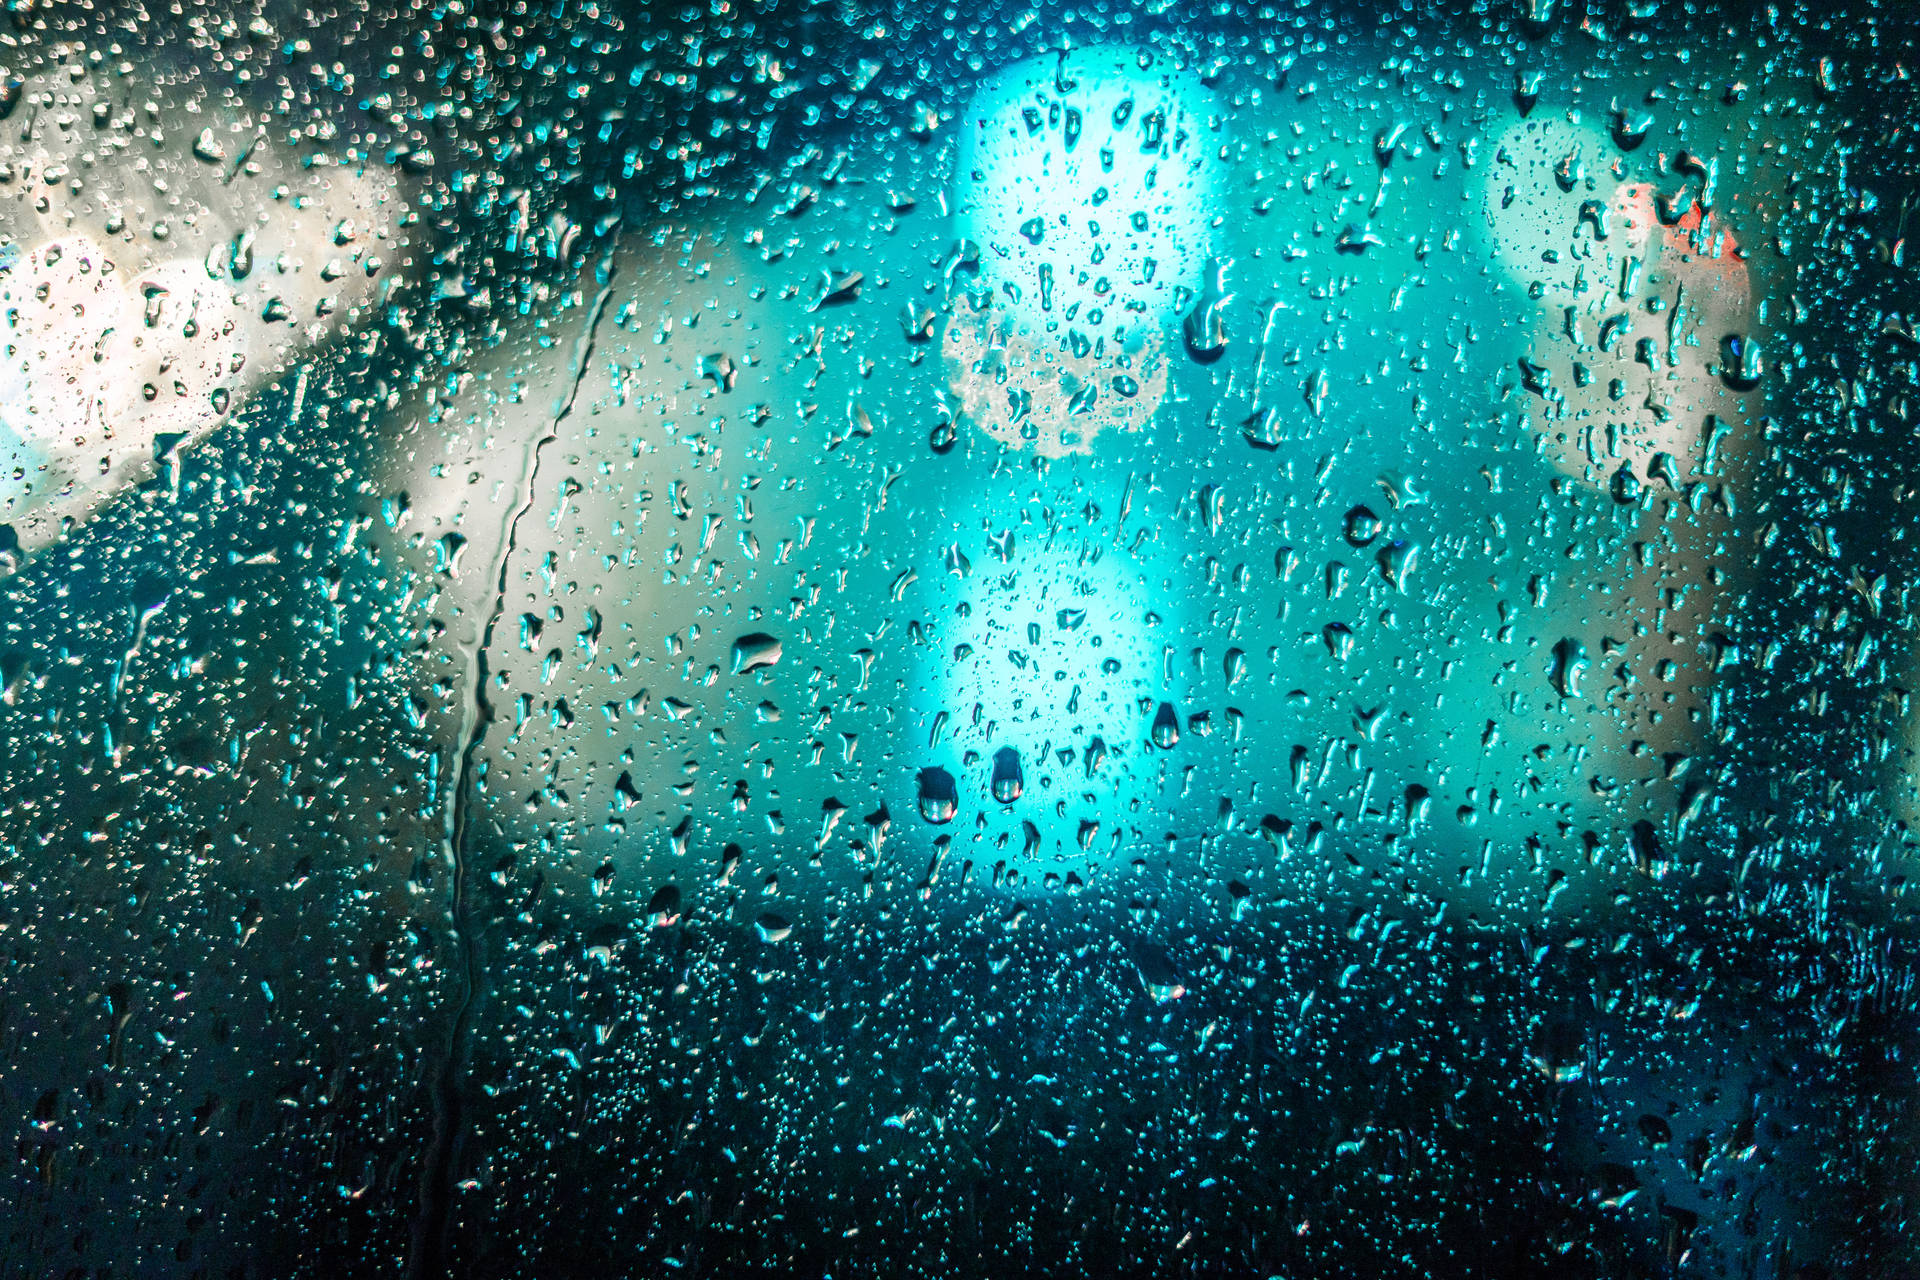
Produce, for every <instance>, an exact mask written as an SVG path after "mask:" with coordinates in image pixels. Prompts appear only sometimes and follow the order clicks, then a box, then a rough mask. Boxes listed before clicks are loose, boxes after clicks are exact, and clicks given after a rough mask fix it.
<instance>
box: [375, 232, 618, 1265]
mask: <svg viewBox="0 0 1920 1280" xmlns="http://www.w3.org/2000/svg"><path fill="white" fill-rule="evenodd" d="M595 274H596V276H597V277H598V278H599V281H600V291H599V292H598V293H597V294H595V295H594V298H593V302H592V304H591V306H590V308H589V310H588V312H587V318H586V322H585V323H584V324H583V325H582V326H581V329H580V334H579V336H578V337H577V338H575V339H574V344H573V356H572V360H571V363H570V365H569V367H568V376H567V383H566V388H565V394H564V395H563V396H561V397H560V398H559V399H557V400H556V401H555V403H554V407H553V416H552V417H551V418H550V419H549V420H548V422H547V429H546V430H545V431H544V432H542V433H541V435H540V438H539V439H537V440H535V441H534V442H533V443H532V445H531V446H530V447H529V448H528V449H527V450H526V453H525V455H524V457H523V461H522V464H521V477H520V486H519V490H518V492H519V499H520V500H519V502H518V503H517V504H516V505H515V506H514V508H513V510H512V511H511V512H510V513H509V514H508V516H507V518H506V521H505V523H504V528H503V530H502V532H501V536H500V539H499V543H498V546H499V550H498V551H497V552H496V554H495V556H494V562H493V565H492V581H493V603H492V606H491V607H490V608H489V609H488V611H487V619H486V624H485V626H483V627H482V629H481V631H480V635H479V638H478V640H477V641H476V643H475V646H474V651H473V655H472V660H471V670H472V672H473V683H472V686H471V689H472V696H471V697H469V698H468V699H467V702H466V705H465V707H464V708H463V709H462V712H461V723H460V737H459V741H460V744H461V746H460V767H459V770H458V771H457V774H456V776H455V778H454V782H453V788H452V793H451V795H450V797H449V800H448V804H447V811H446V817H445V819H444V822H443V826H442V833H443V839H444V849H445V852H446V857H447V860H448V861H449V862H450V863H451V864H452V868H453V885H452V889H451V895H450V901H449V907H450V911H451V914H452V916H453V936H454V939H455V942H456V945H457V947H458V955H459V962H458V965H457V967H456V970H455V981H456V982H457V983H458V986H457V987H456V994H455V997H454V1003H453V1017H452V1022H451V1026H450V1028H449V1030H448V1033H447V1048H446V1056H445V1057H444V1058H443V1059H442V1061H441V1063H440V1067H439V1070H438V1071H437V1072H436V1073H435V1076H434V1079H433V1084H432V1089H431V1101H432V1107H433V1136H432V1143H431V1145H430V1146H429V1147H428V1149H427V1156H426V1159H425V1160H424V1161H423V1162H422V1164H421V1171H420V1210H419V1215H418V1216H417V1217H416V1218H415V1220H414V1227H413V1242H412V1248H411V1250H410V1251H409V1256H408V1260H407V1275H408V1277H409V1278H410V1280H430V1278H431V1277H435V1276H438V1275H441V1274H442V1273H443V1272H444V1271H445V1265H444V1252H445V1248H446V1234H447V1219H448V1217H449V1215H450V1213H451V1209H452V1200H453V1191H454V1173H455V1170H456V1169H457V1168H458V1167H459V1163H460V1148H461V1137H462V1128H463V1124H464V1120H463V1117H462V1115H461V1090H462V1080H461V1077H462V1076H463V1075H464V1073H465V1065H466V1057H467V1051H466V1044H467V1036H468V1033H469V1031H470V1029H471V1026H472V1022H473V1019H474V1016H475V1014H476V1012H477V1009H476V1004H477V999H478V995H479V989H480V973H481V968H482V965H481V958H480V953H479V950H478V945H477V942H476V939H475V937H474V930H473V923H472V904H471V903H470V902H469V901H468V879H469V876H468V867H467V833H468V829H469V827H470V826H471V824H472V820H473V814H472V809H473V806H474V804H475V797H474V793H475V790H476V781H475V778H474V762H475V759H476V758H477V757H478V755H479V752H480V746H481V743H482V742H484V741H485V740H486V736H487V729H488V727H489V726H490V725H491V724H492V723H493V718H494V709H493V700H492V699H491V698H489V697H488V696H487V679H488V676H489V675H490V674H491V673H490V671H489V670H488V666H487V653H488V651H489V650H490V649H491V648H492V646H493V633H494V630H495V629H496V628H497V627H498V626H499V625H500V619H501V617H502V615H503V614H504V613H505V611H506V603H507V575H508V573H509V571H510V567H511V565H512V563H513V552H514V548H515V546H516V545H517V543H518V542H519V536H520V521H521V520H522V518H524V517H525V516H526V514H527V512H528V511H529V510H531V509H532V507H533V501H534V493H535V490H536V488H537V487H538V484H539V477H540V459H541V456H542V454H544V453H545V451H546V448H547V446H548V445H549V444H551V443H553V441H554V440H556V439H558V438H559V434H560V424H561V423H563V422H565V421H566V420H567V417H568V415H569V414H571V413H572V412H573V405H574V401H575V400H576V399H577V398H578V397H579V395H580V384H581V382H582V381H584V380H585V378H586V374H587V362H588V361H589V360H591V359H592V358H593V350H594V346H595V344H596V342H597V340H598V336H599V331H600V320H601V317H602V316H604V315H605V314H606V310H607V300H608V299H609V298H610V297H612V296H613V278H614V274H615V273H614V267H613V254H612V251H611V250H609V251H608V253H607V254H606V256H605V257H603V258H602V259H601V260H600V264H599V267H598V268H597V270H596V272H595Z"/></svg>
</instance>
